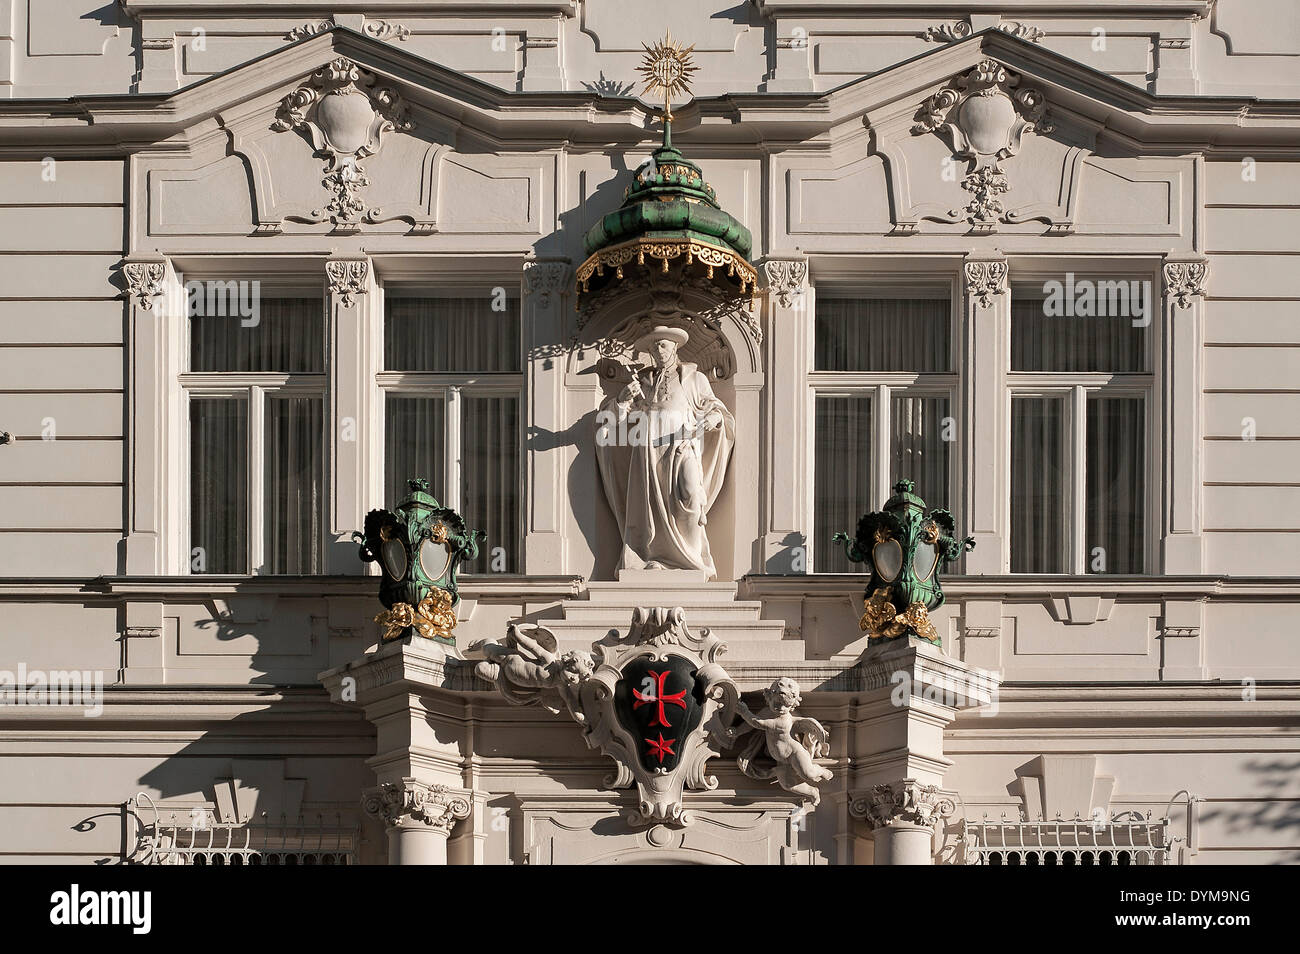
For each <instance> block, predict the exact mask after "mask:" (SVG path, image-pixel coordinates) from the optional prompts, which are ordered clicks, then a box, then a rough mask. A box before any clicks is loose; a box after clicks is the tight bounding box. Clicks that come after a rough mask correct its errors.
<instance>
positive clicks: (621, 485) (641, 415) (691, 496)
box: [596, 325, 736, 579]
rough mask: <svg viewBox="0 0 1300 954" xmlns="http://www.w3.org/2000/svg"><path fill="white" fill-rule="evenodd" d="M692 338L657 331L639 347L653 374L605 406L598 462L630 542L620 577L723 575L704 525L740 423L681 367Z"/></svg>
mask: <svg viewBox="0 0 1300 954" xmlns="http://www.w3.org/2000/svg"><path fill="white" fill-rule="evenodd" d="M688 340H690V339H689V336H688V335H687V333H686V332H685V331H683V330H682V329H681V328H673V327H669V326H667V325H657V326H656V327H655V329H654V330H653V331H651V332H650V333H649V334H647V335H644V336H643V337H641V338H640V339H639V340H638V341H637V342H636V350H637V352H638V353H639V352H648V353H649V354H650V356H651V357H652V358H653V359H654V365H653V366H652V367H646V368H638V369H633V370H632V373H631V378H632V380H631V381H630V382H629V383H628V385H627V386H626V387H624V388H623V389H622V391H620V392H619V393H617V394H616V395H614V396H613V397H611V398H610V399H608V400H607V401H606V402H605V403H604V405H602V407H601V414H600V415H599V417H598V421H600V422H601V423H600V427H599V430H598V432H597V435H596V459H597V461H598V464H599V467H600V476H601V481H602V483H603V484H604V486H605V495H606V497H607V498H608V499H609V505H610V507H611V508H612V509H613V511H614V516H615V517H616V518H617V519H618V528H619V532H620V533H621V534H622V537H623V551H622V555H621V556H620V558H619V563H618V568H619V569H620V570H623V569H628V570H640V569H679V570H703V571H704V572H705V575H706V577H707V578H708V579H713V578H714V577H716V576H717V569H716V568H715V567H714V564H713V555H712V553H710V551H709V538H708V536H707V535H706V534H705V524H706V523H707V517H708V512H709V508H711V507H712V506H713V502H714V501H715V500H717V498H718V492H719V491H720V490H721V489H722V482H723V478H724V477H725V476H726V472H727V462H728V460H729V459H730V457H731V449H732V447H733V446H734V445H735V441H736V419H735V418H734V417H733V416H732V414H731V412H730V411H728V410H727V408H726V405H724V404H723V403H722V402H721V401H720V400H718V398H717V396H716V395H714V393H713V388H712V387H711V386H710V385H709V379H708V378H707V377H705V376H704V375H703V374H702V373H701V372H700V370H699V369H698V368H697V367H696V366H695V365H694V364H689V363H686V362H683V361H680V360H678V355H677V351H678V349H679V348H680V347H681V346H682V345H684V344H686V342H687V341H688Z"/></svg>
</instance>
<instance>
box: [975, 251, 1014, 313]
mask: <svg viewBox="0 0 1300 954" xmlns="http://www.w3.org/2000/svg"><path fill="white" fill-rule="evenodd" d="M965 273H966V294H967V295H968V296H970V297H971V298H972V299H974V300H975V301H976V302H977V303H978V304H979V306H980V307H981V308H987V307H989V305H991V304H993V298H994V297H995V296H997V295H1001V294H1002V293H1003V292H1004V291H1006V290H1007V286H1006V281H1007V263H1006V262H967V263H966V265H965Z"/></svg>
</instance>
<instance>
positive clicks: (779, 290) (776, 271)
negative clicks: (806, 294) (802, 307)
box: [763, 258, 808, 308]
mask: <svg viewBox="0 0 1300 954" xmlns="http://www.w3.org/2000/svg"><path fill="white" fill-rule="evenodd" d="M763 274H764V276H765V277H766V278H767V289H768V291H770V292H772V293H774V294H775V295H776V297H777V300H778V301H779V302H780V303H781V307H782V308H789V307H790V303H791V302H792V301H794V300H795V299H796V298H798V297H799V296H800V295H802V294H803V289H804V282H805V281H806V280H807V278H808V262H807V260H806V259H802V258H794V259H781V258H769V259H768V260H767V261H765V262H764V263H763Z"/></svg>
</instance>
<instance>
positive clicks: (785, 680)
mask: <svg viewBox="0 0 1300 954" xmlns="http://www.w3.org/2000/svg"><path fill="white" fill-rule="evenodd" d="M763 698H764V700H765V701H766V702H767V705H766V707H764V709H763V711H762V712H760V713H759V714H758V715H754V713H753V712H751V711H750V709H749V707H748V706H746V705H745V703H744V702H742V701H740V700H739V699H738V700H736V704H735V711H736V712H737V713H738V714H739V715H740V718H741V719H742V720H743V721H744V723H745V726H748V728H746V727H745V726H735V727H733V728H731V729H729V730H728V731H727V738H728V740H734V739H737V738H739V737H740V736H741V735H743V734H745V733H746V732H748V731H750V730H751V729H756V730H758V732H759V733H761V734H755V735H753V737H752V738H751V739H750V740H749V741H748V742H747V743H745V747H744V748H743V749H742V750H741V752H740V755H739V756H738V757H737V758H736V765H738V766H739V767H740V770H741V771H742V772H744V773H745V774H746V775H748V776H749V777H750V778H754V779H760V780H770V781H775V782H776V783H777V784H778V785H780V786H781V787H782V788H783V789H785V790H786V791H787V792H794V793H795V794H796V795H801V796H803V798H804V799H805V800H809V801H811V802H812V804H813V806H814V807H816V806H817V804H818V803H819V802H820V801H821V793H820V792H819V791H818V790H817V783H818V782H825V781H827V780H829V779H830V777H831V771H830V769H827V768H823V767H822V766H820V765H818V764H817V763H816V762H815V761H814V759H816V758H817V757H818V756H822V755H826V754H827V752H829V750H830V745H829V743H830V733H828V732H827V731H826V728H825V727H824V726H823V725H822V724H821V723H820V722H818V721H817V720H816V719H804V718H797V717H796V716H795V714H794V710H795V709H797V708H799V706H800V705H801V704H802V703H803V694H802V692H801V690H800V689H799V683H797V682H795V681H794V680H793V679H791V678H790V677H788V676H782V677H781V678H780V679H777V680H776V681H775V682H773V683H772V685H771V687H769V688H767V689H764V690H763ZM801 737H802V738H801ZM805 739H806V741H804V740H805ZM764 749H766V751H765V753H764ZM760 753H763V754H766V756H767V757H768V758H770V759H771V760H773V761H774V762H775V763H776V764H775V765H765V764H760ZM761 761H763V762H765V761H766V759H762V760H761Z"/></svg>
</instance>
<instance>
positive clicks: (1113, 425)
mask: <svg viewBox="0 0 1300 954" xmlns="http://www.w3.org/2000/svg"><path fill="white" fill-rule="evenodd" d="M1086 453H1087V455H1088V491H1087V493H1088V504H1087V508H1088V514H1087V537H1086V539H1087V544H1088V553H1087V560H1088V570H1089V572H1104V573H1141V572H1143V562H1144V561H1143V558H1142V557H1143V552H1142V551H1143V541H1144V540H1145V539H1146V524H1145V519H1146V507H1145V505H1144V501H1145V497H1144V495H1145V493H1146V481H1145V479H1144V475H1145V473H1146V415H1145V411H1144V408H1143V401H1142V399H1141V398H1138V397H1123V398H1107V397H1091V396H1090V397H1089V398H1088V446H1087V449H1086ZM1098 547H1100V548H1101V553H1100V554H1098V552H1097V548H1098ZM1098 556H1100V557H1102V562H1101V563H1100V564H1098V560H1097V558H1098Z"/></svg>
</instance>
